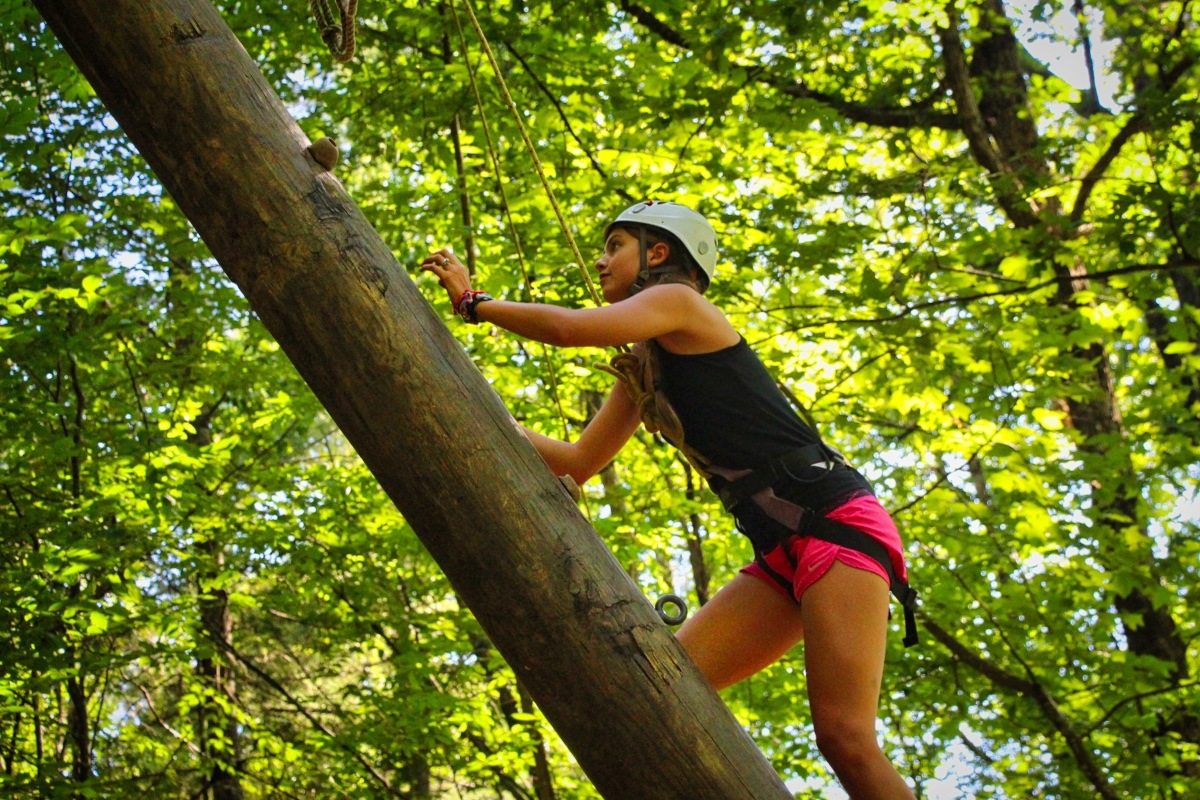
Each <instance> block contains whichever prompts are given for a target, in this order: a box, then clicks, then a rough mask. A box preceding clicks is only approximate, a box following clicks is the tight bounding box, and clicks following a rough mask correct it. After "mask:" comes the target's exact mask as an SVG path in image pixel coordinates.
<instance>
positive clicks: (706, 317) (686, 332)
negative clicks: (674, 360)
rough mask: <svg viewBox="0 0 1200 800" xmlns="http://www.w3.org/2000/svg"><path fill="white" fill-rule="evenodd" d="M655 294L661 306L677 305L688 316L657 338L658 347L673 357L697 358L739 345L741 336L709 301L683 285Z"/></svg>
mask: <svg viewBox="0 0 1200 800" xmlns="http://www.w3.org/2000/svg"><path fill="white" fill-rule="evenodd" d="M651 290H653V291H655V292H656V293H658V295H659V297H661V298H662V300H663V301H664V302H673V303H680V304H683V305H684V306H685V307H686V310H687V313H686V314H684V315H683V316H682V319H681V324H680V326H679V327H678V328H677V329H675V330H673V331H671V332H670V333H666V334H663V335H660V336H658V337H656V341H657V342H658V344H659V346H660V347H662V348H663V349H664V350H666V351H667V352H669V353H675V354H676V355H699V354H702V353H712V352H715V351H717V350H724V349H725V348H727V347H731V346H733V345H735V344H737V343H738V342H739V341H741V334H739V333H738V332H737V330H736V329H735V328H734V327H733V325H732V324H731V323H730V322H729V320H728V319H727V318H726V317H725V314H724V312H722V311H721V309H720V308H718V307H717V306H716V305H715V304H714V303H713V302H712V301H711V300H709V299H708V298H707V297H705V296H704V295H702V294H700V293H699V292H697V291H696V290H695V289H692V288H691V287H689V286H684V285H682V284H660V285H659V286H654V287H651V288H650V289H647V290H646V291H651Z"/></svg>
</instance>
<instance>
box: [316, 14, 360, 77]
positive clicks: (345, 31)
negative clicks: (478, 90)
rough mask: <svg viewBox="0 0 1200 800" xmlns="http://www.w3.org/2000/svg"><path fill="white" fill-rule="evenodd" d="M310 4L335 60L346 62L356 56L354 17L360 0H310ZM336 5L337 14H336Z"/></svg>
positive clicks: (323, 38) (323, 37)
mask: <svg viewBox="0 0 1200 800" xmlns="http://www.w3.org/2000/svg"><path fill="white" fill-rule="evenodd" d="M308 6H309V8H310V9H312V13H313V17H315V18H316V20H317V27H318V28H320V30H321V40H322V41H324V42H325V46H326V47H328V48H329V52H330V53H331V54H332V55H333V60H334V61H337V62H339V63H345V62H346V61H349V60H350V59H352V58H354V45H355V41H354V17H355V15H356V14H357V13H358V0H308ZM334 7H336V8H337V14H334V11H333V9H334Z"/></svg>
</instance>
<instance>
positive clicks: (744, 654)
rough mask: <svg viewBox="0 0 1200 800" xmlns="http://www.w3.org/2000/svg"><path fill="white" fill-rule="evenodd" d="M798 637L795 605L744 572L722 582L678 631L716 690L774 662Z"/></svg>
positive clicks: (799, 629) (800, 632)
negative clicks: (722, 584)
mask: <svg viewBox="0 0 1200 800" xmlns="http://www.w3.org/2000/svg"><path fill="white" fill-rule="evenodd" d="M803 637H804V625H803V623H802V622H801V619H800V607H799V606H797V605H796V603H795V602H793V601H792V600H791V598H788V597H785V596H784V595H782V594H780V593H779V592H778V591H776V590H775V589H774V588H772V587H771V586H768V585H767V584H766V583H764V582H763V581H762V580H760V579H758V578H755V577H752V576H750V575H746V574H744V573H738V575H737V577H735V578H734V579H733V580H731V581H730V582H729V583H727V584H725V586H724V587H722V588H721V591H719V592H717V594H716V595H715V596H714V597H713V598H712V599H711V600H709V601H708V602H707V603H705V604H704V606H702V607H701V608H700V610H699V611H697V612H696V614H695V615H694V616H692V617H691V618H690V619H689V620H688V621H687V622H685V623H684V625H683V627H682V628H680V629H679V633H678V634H677V638H678V639H679V643H680V644H682V645H683V649H685V650H687V652H688V655H689V656H691V657H692V660H693V661H695V662H696V666H698V667H699V668H700V672H701V673H703V674H704V677H706V678H708V682H709V683H711V684H712V685H713V686H714V687H716V688H717V689H718V690H720V689H724V688H725V687H727V686H732V685H733V684H735V683H737V682H738V681H740V680H743V679H744V678H749V677H750V676H751V675H753V674H755V673H756V672H759V671H760V670H762V669H764V668H766V667H768V666H770V665H771V664H773V663H775V662H776V661H777V660H779V658H780V657H781V656H782V655H783V654H784V653H786V652H787V651H788V650H790V649H791V648H792V647H794V646H795V645H796V643H797V642H799V641H800V640H801V639H802V638H803Z"/></svg>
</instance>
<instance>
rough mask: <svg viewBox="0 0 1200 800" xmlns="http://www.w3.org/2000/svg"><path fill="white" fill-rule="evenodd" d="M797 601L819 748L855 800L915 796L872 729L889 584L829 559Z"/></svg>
mask: <svg viewBox="0 0 1200 800" xmlns="http://www.w3.org/2000/svg"><path fill="white" fill-rule="evenodd" d="M714 600H715V598H714ZM802 600H803V603H802V605H801V611H800V615H801V617H802V619H803V624H804V631H805V646H804V659H805V674H806V676H807V681H808V702H809V707H810V708H811V710H812V717H813V726H814V727H815V729H816V734H817V747H818V748H819V749H820V750H821V754H822V755H824V756H825V758H826V760H828V761H829V764H830V766H831V767H833V771H834V772H835V773H837V776H838V780H839V781H841V783H842V787H843V788H844V789H845V790H846V793H847V794H849V795H850V797H851V798H852V800H913V793H912V791H911V790H910V789H909V788H908V786H907V784H905V782H904V780H903V779H902V778H901V777H900V775H899V773H897V772H896V769H895V768H894V767H893V766H892V765H891V762H889V761H888V759H887V757H886V756H885V755H884V754H883V751H882V750H880V749H879V744H878V742H877V740H876V734H875V715H876V713H877V711H878V708H879V688H880V684H881V683H882V681H883V659H884V653H885V650H886V644H887V613H888V587H887V584H886V583H884V581H882V580H881V579H880V577H879V576H878V575H875V574H873V573H870V572H866V571H863V570H859V569H854V568H853V567H848V566H846V565H845V564H842V563H840V562H834V565H833V567H831V568H830V570H829V572H827V573H825V575H824V576H822V577H821V579H820V580H818V581H817V582H816V583H814V584H813V585H812V586H811V587H810V588H809V589H808V591H806V592H805V593H804V597H803V598H802Z"/></svg>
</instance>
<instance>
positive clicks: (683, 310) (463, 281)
mask: <svg viewBox="0 0 1200 800" xmlns="http://www.w3.org/2000/svg"><path fill="white" fill-rule="evenodd" d="M421 269H422V270H425V271H428V272H432V273H433V274H434V275H436V276H437V278H438V282H439V283H440V284H441V285H442V286H443V287H444V288H445V289H446V293H447V294H448V295H449V296H450V301H451V302H452V303H455V304H457V303H458V302H459V301H460V299H461V298H462V297H463V294H464V293H467V292H470V291H471V277H470V275H469V274H468V273H467V269H466V267H465V266H463V264H462V263H461V262H460V261H459V260H458V258H457V257H455V256H454V254H453V253H450V252H449V251H447V250H439V251H438V252H436V253H434V254H432V255H430V256H429V257H428V258H426V259H425V260H424V261H423V262H421ZM474 309H475V314H476V317H477V318H478V320H479V321H481V322H488V323H491V324H493V325H497V326H499V327H501V328H504V329H505V330H508V331H511V332H512V333H515V334H517V335H518V336H521V337H524V338H526V339H533V340H534V341H539V342H545V343H546V344H550V345H554V346H557V347H611V346H615V345H624V344H632V343H634V342H644V341H646V340H648V339H655V338H658V337H661V336H672V335H675V336H683V337H686V338H691V339H695V340H697V343H698V344H699V347H700V349H702V350H703V349H714V348H712V347H705V345H704V343H705V342H707V340H708V339H710V338H711V339H714V340H715V337H714V334H715V333H716V335H717V336H723V337H724V339H726V340H727V339H729V338H730V335H731V334H732V329H731V328H729V325H728V322H726V321H725V319H724V317H723V316H722V315H721V312H720V311H718V310H717V309H716V307H715V306H713V305H712V304H711V303H708V302H707V301H706V300H704V299H703V298H702V297H701V296H700V295H699V294H697V293H696V292H694V291H692V290H691V289H689V288H688V287H686V286H682V285H679V284H670V285H659V286H651V287H648V288H647V289H644V290H643V291H641V292H640V293H638V294H636V295H634V296H632V297H629V298H628V299H625V300H622V301H621V302H619V303H613V304H612V305H607V306H601V307H599V308H583V309H570V308H562V307H561V306H554V305H549V304H545V303H517V302H510V301H507V300H488V301H487V302H481V303H479V304H478V305H476V306H475V307H474ZM455 311H458V308H457V307H456V308H455ZM726 329H728V330H726ZM718 331H719V332H720V333H717V332H718ZM725 343H726V344H728V343H729V342H728V341H726V342H725Z"/></svg>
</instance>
